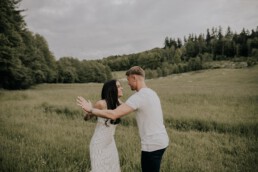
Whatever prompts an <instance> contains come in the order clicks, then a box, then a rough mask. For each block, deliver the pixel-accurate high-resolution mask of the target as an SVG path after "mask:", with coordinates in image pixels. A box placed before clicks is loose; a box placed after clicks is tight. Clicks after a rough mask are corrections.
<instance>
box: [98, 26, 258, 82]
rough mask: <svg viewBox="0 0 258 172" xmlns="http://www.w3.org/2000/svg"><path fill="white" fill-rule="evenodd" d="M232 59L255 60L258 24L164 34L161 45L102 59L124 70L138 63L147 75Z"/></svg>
mask: <svg viewBox="0 0 258 172" xmlns="http://www.w3.org/2000/svg"><path fill="white" fill-rule="evenodd" d="M219 60H232V61H246V62H247V64H248V66H252V65H255V64H256V63H257V61H258V26H257V28H256V29H255V30H254V29H252V30H251V32H250V31H249V30H246V29H244V28H243V30H242V31H241V33H239V34H238V33H236V32H235V33H233V32H232V30H231V28H230V27H228V28H227V30H226V33H225V34H223V31H222V28H221V27H218V28H216V27H213V28H212V29H211V31H210V29H207V33H206V35H205V34H199V35H198V36H197V35H194V34H190V35H189V36H188V37H184V41H182V40H181V39H180V38H177V39H174V38H169V37H166V38H165V40H164V47H163V48H154V49H152V50H149V51H145V52H142V53H138V54H130V55H122V56H110V57H107V58H104V59H103V60H102V63H103V64H104V65H108V66H109V67H110V68H111V69H112V70H115V71H120V70H126V69H128V68H129V67H130V66H133V65H140V66H143V68H145V69H146V70H147V77H149V78H152V77H160V76H166V75H169V74H172V73H182V72H187V71H193V70H200V69H203V68H207V67H209V66H206V65H205V62H209V61H219Z"/></svg>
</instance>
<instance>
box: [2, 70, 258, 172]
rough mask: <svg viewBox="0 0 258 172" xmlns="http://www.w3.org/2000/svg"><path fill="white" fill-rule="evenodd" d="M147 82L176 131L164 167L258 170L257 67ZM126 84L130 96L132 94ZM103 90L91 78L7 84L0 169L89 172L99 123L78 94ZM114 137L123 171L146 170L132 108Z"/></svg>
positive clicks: (169, 126)
mask: <svg viewBox="0 0 258 172" xmlns="http://www.w3.org/2000/svg"><path fill="white" fill-rule="evenodd" d="M114 76H116V77H117V78H121V77H120V76H121V72H120V73H117V74H116V75H114ZM146 82H147V85H148V86H149V87H151V88H152V89H154V90H155V91H156V92H157V93H158V94H159V96H160V99H161V102H162V107H163V112H164V119H165V125H166V128H167V131H168V134H169V137H170V145H169V147H168V148H167V150H166V152H165V154H164V157H163V161H162V167H161V171H162V172H170V171H189V172H192V171H196V172H197V171H198V172H200V171H201V172H202V171H203V172H206V171H216V172H221V171H258V66H254V67H252V68H243V69H214V70H204V71H198V72H191V73H184V74H177V75H171V76H168V77H164V78H158V79H153V80H147V81H146ZM121 83H122V85H123V87H124V97H123V98H122V100H123V101H125V100H126V99H127V98H128V97H129V96H130V95H131V94H132V93H133V92H132V91H130V89H129V87H128V86H127V82H126V81H125V80H123V79H122V80H121ZM101 88H102V84H96V83H89V84H42V85H38V86H36V87H34V88H32V89H29V90H25V91H6V90H1V91H0V147H1V149H0V171H3V172H5V171H15V172H16V171H26V172H29V171H33V172H34V171H44V172H45V171H46V172H48V171H62V172H64V171H65V172H68V171H86V172H88V171H90V160H89V142H90V139H91V136H92V134H93V132H94V128H95V121H94V120H92V121H87V122H85V121H83V119H82V116H83V114H82V111H81V110H80V109H79V108H78V107H77V105H76V103H75V100H76V97H77V96H78V95H82V96H84V97H86V98H88V99H91V100H92V101H93V102H94V101H97V100H98V99H99V97H100V91H101ZM115 139H116V143H117V148H118V152H119V156H120V164H121V169H122V171H123V172H138V171H140V140H139V135H138V129H137V126H136V123H135V118H134V114H133V113H132V114H130V115H128V116H126V117H124V118H123V119H122V124H120V125H119V126H118V127H117V130H116V136H115Z"/></svg>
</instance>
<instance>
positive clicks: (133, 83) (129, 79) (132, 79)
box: [127, 75, 136, 91]
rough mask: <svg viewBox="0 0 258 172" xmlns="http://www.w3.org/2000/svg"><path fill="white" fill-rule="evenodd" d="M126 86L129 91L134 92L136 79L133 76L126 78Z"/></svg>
mask: <svg viewBox="0 0 258 172" xmlns="http://www.w3.org/2000/svg"><path fill="white" fill-rule="evenodd" d="M127 81H128V85H129V86H130V88H131V90H132V91H134V90H136V79H135V76H134V75H129V76H127Z"/></svg>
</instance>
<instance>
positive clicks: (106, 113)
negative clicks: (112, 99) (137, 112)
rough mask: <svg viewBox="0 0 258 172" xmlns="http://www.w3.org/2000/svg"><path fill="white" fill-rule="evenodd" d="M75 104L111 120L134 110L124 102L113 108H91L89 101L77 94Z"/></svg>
mask: <svg viewBox="0 0 258 172" xmlns="http://www.w3.org/2000/svg"><path fill="white" fill-rule="evenodd" d="M77 105H78V106H81V107H82V109H83V110H84V111H86V112H88V113H91V114H93V115H95V116H100V117H104V118H109V119H112V120H115V119H117V118H120V117H122V116H124V115H126V114H128V113H130V112H133V111H134V109H133V108H132V107H130V106H128V105H126V104H125V103H123V104H121V105H120V106H118V107H117V108H116V109H114V110H100V109H96V108H92V104H91V102H90V101H87V100H85V99H84V98H83V97H81V96H79V97H78V98H77Z"/></svg>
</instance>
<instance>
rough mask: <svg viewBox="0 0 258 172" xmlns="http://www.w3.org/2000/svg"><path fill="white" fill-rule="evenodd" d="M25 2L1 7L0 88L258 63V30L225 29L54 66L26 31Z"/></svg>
mask: <svg viewBox="0 0 258 172" xmlns="http://www.w3.org/2000/svg"><path fill="white" fill-rule="evenodd" d="M20 2H21V0H1V1H0V76H1V80H0V88H4V89H26V88H29V87H30V86H32V85H35V84H40V83H87V82H105V81H107V80H109V79H111V78H112V71H121V70H127V69H129V68H130V67H131V66H134V65H139V66H142V67H143V68H144V69H145V70H146V76H147V78H154V77H160V76H166V75H169V74H172V73H181V72H187V71H192V70H199V69H203V68H205V66H204V63H205V62H206V61H213V60H236V59H237V60H244V61H247V62H248V64H249V65H253V64H255V63H256V61H257V60H258V27H257V28H256V30H252V31H251V32H250V31H248V30H245V29H243V30H242V32H241V33H240V34H238V33H233V32H232V31H231V29H230V27H228V28H227V31H226V33H225V34H223V32H222V28H221V27H219V28H212V29H211V31H210V30H209V29H207V33H206V35H204V34H200V35H198V36H197V35H194V34H190V35H189V36H188V37H187V38H186V37H185V38H184V41H181V39H179V38H177V39H174V38H169V37H166V38H165V40H164V47H163V48H154V49H152V50H149V51H144V52H140V53H136V54H129V55H115V56H110V57H106V58H103V59H100V60H82V61H80V60H78V59H76V58H74V57H62V58H60V59H59V60H56V59H55V57H54V55H53V53H52V52H51V51H50V50H49V47H48V43H47V41H46V40H45V38H44V37H43V36H41V35H40V34H37V33H33V32H31V31H29V30H28V28H26V23H25V21H24V17H23V16H22V12H23V10H19V9H18V5H19V3H20Z"/></svg>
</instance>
